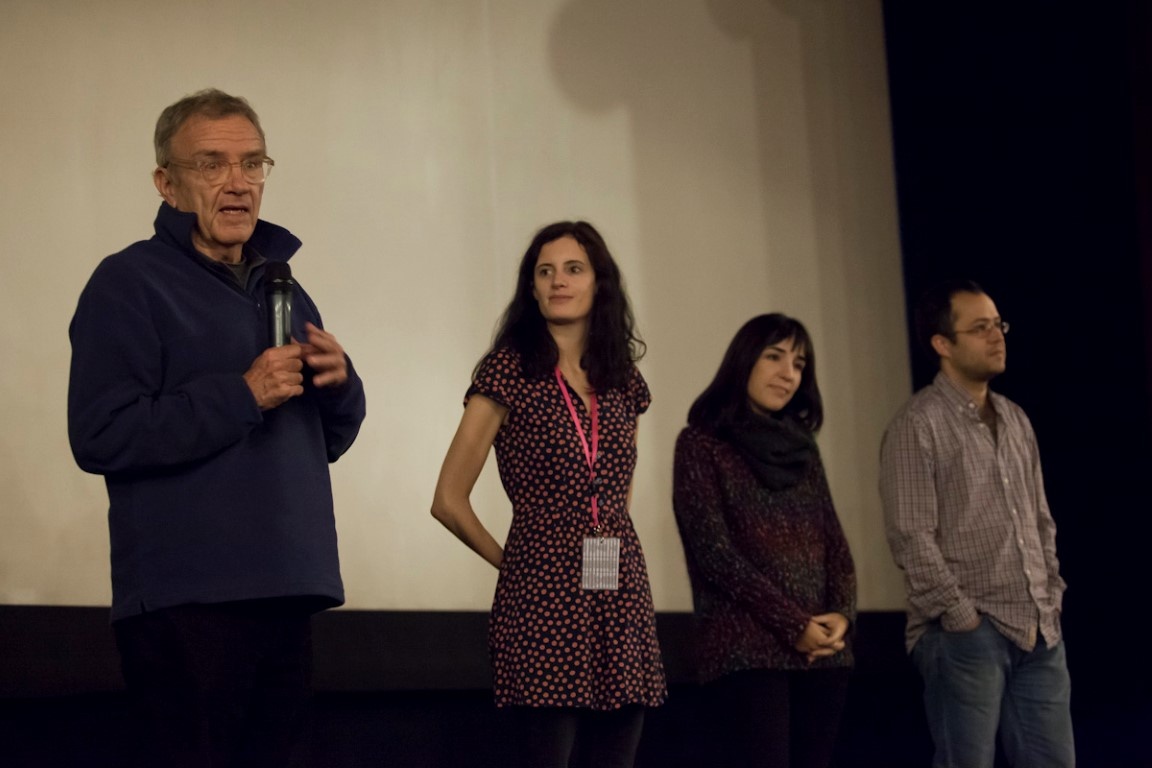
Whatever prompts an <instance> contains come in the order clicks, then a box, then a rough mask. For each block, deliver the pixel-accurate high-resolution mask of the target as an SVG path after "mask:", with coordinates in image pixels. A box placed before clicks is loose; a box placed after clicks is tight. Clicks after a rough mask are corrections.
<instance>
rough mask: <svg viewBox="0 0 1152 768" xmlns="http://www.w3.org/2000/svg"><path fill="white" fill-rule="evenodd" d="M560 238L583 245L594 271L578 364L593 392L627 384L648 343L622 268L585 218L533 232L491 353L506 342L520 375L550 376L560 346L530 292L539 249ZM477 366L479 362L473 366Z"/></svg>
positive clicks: (531, 376) (533, 286)
mask: <svg viewBox="0 0 1152 768" xmlns="http://www.w3.org/2000/svg"><path fill="white" fill-rule="evenodd" d="M562 237H571V238H572V239H574V240H575V241H576V242H577V243H579V244H580V245H581V247H583V248H584V252H585V253H586V254H588V261H589V263H591V265H592V271H593V272H594V274H595V276H596V294H595V296H594V297H593V299H592V313H591V316H590V317H589V318H588V341H587V344H586V346H585V350H584V355H583V357H582V358H581V359H580V366H581V367H582V368H583V369H584V370H585V371H586V372H587V374H588V383H589V384H590V385H591V386H592V389H593V390H594V391H596V392H605V391H607V390H609V389H615V388H623V387H624V386H626V385H627V383H628V379H629V376H630V375H631V371H632V366H633V364H634V363H635V362H636V361H637V360H639V359H640V358H641V357H643V356H644V352H645V351H646V349H647V348H646V347H645V345H644V342H643V341H642V340H641V339H640V336H639V334H638V333H637V332H636V321H635V319H634V318H633V316H632V309H631V307H630V306H629V304H628V295H627V293H625V291H624V280H623V278H622V277H621V276H620V268H619V267H617V266H616V261H615V260H614V259H613V258H612V254H611V252H609V250H608V246H607V245H605V243H604V238H603V237H601V236H600V233H599V232H597V231H596V228H595V227H593V226H592V225H591V224H589V223H588V222H586V221H559V222H556V223H555V224H549V225H548V226H546V227H544V228H543V229H541V230H540V231H539V232H537V233H536V236H535V237H533V238H532V243H531V244H530V245H529V246H528V250H527V251H525V252H524V258H523V259H521V260H520V269H519V271H518V273H517V277H516V293H515V295H513V297H512V301H511V303H509V304H508V308H507V309H506V310H504V314H503V315H502V316H501V318H500V324H499V326H498V328H497V330H496V335H495V337H494V339H493V342H492V349H491V350H489V352H491V351H494V350H497V349H500V348H502V347H510V348H511V349H514V350H516V352H518V353H519V354H520V359H521V364H522V366H523V372H524V375H525V376H526V377H528V378H530V379H536V378H543V377H545V376H548V375H549V374H550V373H551V372H552V369H553V368H555V367H556V363H557V361H558V360H559V356H560V353H559V350H557V348H556V342H555V341H553V339H552V334H550V333H549V332H548V323H547V321H546V320H545V319H544V316H543V315H542V314H540V305H539V303H538V302H537V301H536V297H535V296H534V295H533V290H534V288H535V273H536V262H537V260H538V259H539V258H540V250H541V249H542V248H543V247H544V246H545V245H547V244H548V243H551V242H553V241H554V240H559V239H560V238H562ZM477 367H479V366H477Z"/></svg>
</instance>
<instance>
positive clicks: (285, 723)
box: [113, 600, 312, 768]
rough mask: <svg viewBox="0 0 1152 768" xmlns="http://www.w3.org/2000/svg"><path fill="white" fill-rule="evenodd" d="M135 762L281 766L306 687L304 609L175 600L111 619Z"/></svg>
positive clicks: (176, 766)
mask: <svg viewBox="0 0 1152 768" xmlns="http://www.w3.org/2000/svg"><path fill="white" fill-rule="evenodd" d="M113 629H114V630H115V633H116V644H117V647H118V648H119V649H120V659H121V664H122V668H123V672H124V680H125V682H126V683H127V685H128V693H129V696H130V698H131V700H132V703H133V706H134V709H135V710H136V712H137V713H138V716H139V722H140V726H141V729H142V732H141V740H140V743H139V747H140V754H139V765H141V766H150V767H152V766H165V767H166V768H193V767H195V768H238V767H239V766H244V768H253V767H264V766H267V767H269V768H271V766H278V767H279V766H285V765H287V764H288V762H289V759H290V755H291V752H292V747H293V744H294V742H295V740H296V736H297V734H299V732H300V730H301V727H302V725H303V724H304V720H305V710H306V705H307V702H308V699H309V696H310V690H311V659H312V629H311V612H310V610H309V609H306V608H303V607H302V605H301V603H299V602H295V601H292V600H254V601H244V602H234V603H219V604H212V605H182V606H177V607H174V608H165V609H162V610H158V611H151V612H148V613H145V614H141V615H139V616H133V617H130V618H127V619H122V620H120V621H117V622H115V624H113Z"/></svg>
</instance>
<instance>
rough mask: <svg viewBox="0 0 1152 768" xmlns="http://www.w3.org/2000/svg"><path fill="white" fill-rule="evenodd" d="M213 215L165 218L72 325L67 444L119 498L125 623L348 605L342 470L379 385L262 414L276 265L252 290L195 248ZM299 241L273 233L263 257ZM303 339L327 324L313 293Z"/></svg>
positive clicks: (271, 229) (266, 231)
mask: <svg viewBox="0 0 1152 768" xmlns="http://www.w3.org/2000/svg"><path fill="white" fill-rule="evenodd" d="M195 224H196V216H195V214H191V213H182V212H179V211H177V210H175V209H174V208H171V207H170V206H168V205H167V204H162V205H161V207H160V212H159V213H158V214H157V216H156V223H155V227H156V234H155V236H154V237H152V238H151V239H150V240H146V241H142V242H139V243H135V244H133V245H131V246H129V247H128V248H126V249H124V250H123V251H121V252H120V253H117V254H115V255H113V256H109V257H108V258H106V259H104V261H103V262H101V263H100V265H99V266H98V267H97V268H96V271H95V272H94V273H93V275H92V277H91V279H90V280H89V282H88V285H87V286H86V287H85V288H84V291H83V293H82V294H81V296H80V300H79V303H78V305H77V308H76V314H75V316H74V317H73V319H72V324H71V326H70V328H69V336H70V338H71V341H72V369H71V375H70V379H69V387H68V434H69V439H70V440H71V444H72V452H73V455H74V456H75V457H76V461H77V463H78V464H79V465H80V467H81V468H82V469H84V470H85V471H87V472H93V473H97V474H101V475H104V478H105V481H106V484H107V487H108V497H109V503H110V506H109V511H108V524H109V530H110V534H111V549H112V551H111V559H112V619H113V620H116V619H121V618H125V617H127V616H132V615H135V614H138V613H141V612H144V611H148V610H153V609H157V608H164V607H169V606H174V605H182V604H186V603H214V602H224V601H231V600H247V599H259V598H273V597H305V598H312V599H314V600H315V601H316V604H317V605H320V606H323V605H339V604H340V603H342V602H343V601H344V588H343V584H342V583H341V580H340V565H339V559H338V555H337V550H336V527H335V519H334V517H333V512H332V489H331V482H330V480H329V475H328V463H329V462H331V461H335V460H336V459H337V458H339V457H340V455H341V454H343V453H344V451H346V450H347V449H348V447H349V446H350V445H351V444H352V441H353V440H355V438H356V434H357V432H358V431H359V428H360V422H361V421H362V420H363V418H364V407H365V406H364V387H363V384H362V382H361V381H360V378H359V376H358V375H357V374H356V372H355V370H354V369H353V368H352V364H351V361H349V363H348V381H347V382H346V383H345V384H344V385H342V386H340V387H335V388H325V389H317V388H315V387H313V386H312V385H311V381H310V379H311V377H310V376H309V375H308V372H307V371H305V392H304V394H303V395H302V396H300V397H295V398H292V399H290V400H289V401H288V402H286V403H284V404H283V405H281V406H279V407H277V408H274V409H271V410H268V411H265V412H261V411H260V410H259V408H258V407H257V406H256V401H255V399H254V398H253V396H252V393H251V392H250V391H249V389H248V386H247V384H246V383H245V381H244V378H243V374H244V372H245V371H247V370H248V368H249V366H250V365H251V364H252V362H253V361H254V360H255V359H256V357H257V356H259V355H260V353H261V352H262V351H263V350H264V349H265V348H266V347H267V346H268V336H269V332H268V321H267V312H266V307H265V299H264V281H263V276H264V267H263V266H262V265H261V266H256V267H255V268H254V269H253V270H252V273H251V274H250V276H249V279H248V285H247V286H246V288H241V287H240V285H239V283H238V282H237V281H236V280H235V278H234V277H233V276H232V274H231V273H230V271H229V270H228V268H227V267H225V266H224V265H222V264H218V263H216V262H213V261H211V260H209V259H207V258H205V257H204V256H202V255H200V254H199V253H198V252H197V251H196V250H195V249H194V248H193V246H192V229H193V227H194V226H195ZM299 247H300V241H299V240H298V239H296V237H295V236H293V235H292V234H291V233H290V232H288V230H286V229H283V228H282V227H278V226H275V225H273V224H268V223H267V222H263V221H261V222H259V223H258V224H257V225H256V229H255V231H254V233H253V235H252V238H251V239H250V240H249V242H248V244H247V245H246V246H245V254H246V257H247V258H254V261H255V262H260V259H259V258H255V257H256V256H257V255H258V256H263V257H264V259H267V260H269V261H287V260H288V259H289V258H290V257H291V256H292V254H293V253H295V252H296V250H297V249H298V248H299ZM292 310H293V311H292V327H293V335H294V336H295V337H296V338H304V336H305V334H304V324H305V323H306V322H312V323H315V324H316V325H318V326H320V325H321V321H320V315H319V313H318V312H317V310H316V306H315V305H314V304H313V303H312V300H311V299H310V298H309V297H308V296H307V294H305V293H304V291H303V290H302V289H301V288H299V287H297V288H296V289H295V292H294V295H293V306H292Z"/></svg>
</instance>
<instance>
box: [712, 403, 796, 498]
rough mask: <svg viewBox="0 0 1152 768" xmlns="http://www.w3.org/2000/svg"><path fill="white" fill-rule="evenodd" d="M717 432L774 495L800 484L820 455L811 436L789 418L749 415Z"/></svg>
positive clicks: (720, 425) (728, 423)
mask: <svg viewBox="0 0 1152 768" xmlns="http://www.w3.org/2000/svg"><path fill="white" fill-rule="evenodd" d="M716 432H717V435H718V436H719V437H720V438H721V439H722V440H725V441H727V442H729V443H731V444H732V445H733V446H734V447H735V448H736V450H737V451H739V453H740V455H741V456H743V457H744V460H745V461H747V462H748V466H749V468H751V470H752V472H753V474H755V475H756V478H757V479H758V480H759V481H760V484H761V485H763V486H764V487H765V488H767V489H769V490H772V491H782V490H784V489H785V488H791V487H792V486H794V485H796V484H797V483H799V482H800V479H801V478H802V477H803V476H804V473H805V472H807V471H808V468H809V466H811V464H812V461H813V460H814V459H816V457H817V455H818V452H817V448H816V440H815V438H813V436H812V433H811V432H809V431H808V430H807V429H806V428H804V427H803V426H802V425H800V424H798V423H797V422H796V421H795V420H794V419H792V418H791V417H789V416H781V417H776V416H761V415H760V414H757V413H749V414H745V415H743V416H741V417H738V418H736V419H734V420H731V421H724V422H721V423H720V424H719V425H717V429H716Z"/></svg>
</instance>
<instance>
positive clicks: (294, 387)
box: [244, 323, 348, 411]
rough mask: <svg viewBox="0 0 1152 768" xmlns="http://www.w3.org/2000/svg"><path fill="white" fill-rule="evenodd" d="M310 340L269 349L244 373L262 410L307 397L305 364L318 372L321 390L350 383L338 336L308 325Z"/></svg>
mask: <svg viewBox="0 0 1152 768" xmlns="http://www.w3.org/2000/svg"><path fill="white" fill-rule="evenodd" d="M305 330H306V331H307V332H308V341H307V342H299V341H297V340H296V339H295V338H293V339H292V343H291V344H285V345H284V346H282V347H269V348H268V349H266V350H264V351H263V352H261V353H260V356H259V357H257V358H256V359H255V360H254V361H253V362H252V366H251V367H250V368H249V369H248V370H247V371H246V372H245V373H244V381H245V383H247V384H248V389H250V390H251V391H252V396H253V397H254V398H256V404H257V405H258V406H259V407H260V410H262V411H266V410H268V409H270V408H275V407H276V406H278V405H281V404H283V403H285V402H287V401H288V400H289V399H291V398H293V397H297V396H298V395H302V394H304V365H305V364H307V365H308V367H309V368H311V369H312V371H313V372H314V374H315V375H314V376H313V377H312V383H313V384H314V385H316V386H317V387H336V386H339V385H341V384H343V383H344V382H345V381H347V380H348V360H347V358H346V357H345V356H344V348H343V347H342V346H340V342H338V341H337V340H336V337H335V336H333V335H332V334H330V333H328V332H327V331H325V330H323V329H321V328H319V327H317V326H315V325H313V324H312V323H308V324H307V325H306V326H305Z"/></svg>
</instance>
